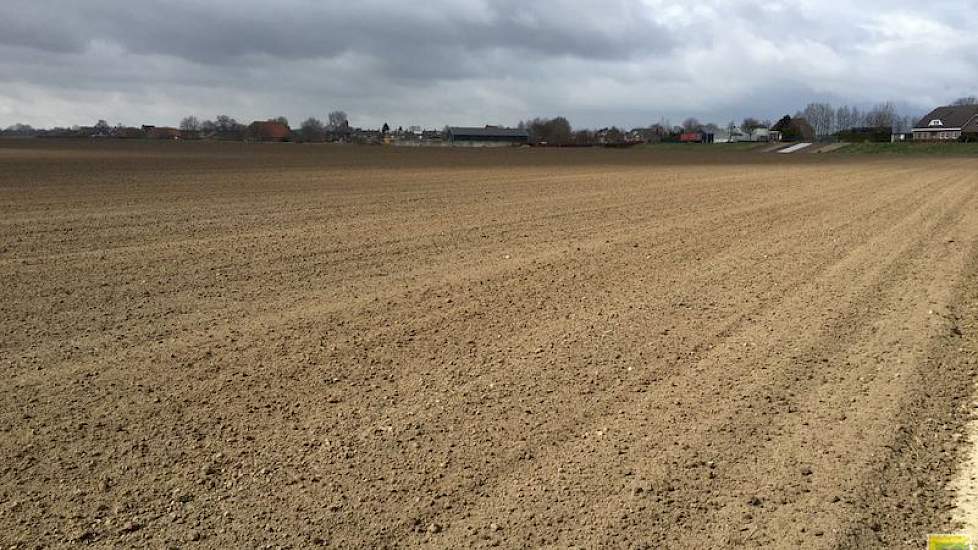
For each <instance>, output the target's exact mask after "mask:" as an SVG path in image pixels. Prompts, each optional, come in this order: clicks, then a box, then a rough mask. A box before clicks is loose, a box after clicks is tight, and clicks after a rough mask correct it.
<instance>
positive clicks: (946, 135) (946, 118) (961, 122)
mask: <svg viewBox="0 0 978 550" xmlns="http://www.w3.org/2000/svg"><path fill="white" fill-rule="evenodd" d="M976 133H978V105H949V106H946V107H938V108H937V109H934V110H933V111H931V112H930V113H929V114H928V115H927V116H925V117H924V118H922V119H920V121H919V122H917V124H916V125H914V129H913V139H914V141H918V140H919V141H933V140H938V141H942V140H943V141H950V140H957V139H959V138H960V137H961V134H976Z"/></svg>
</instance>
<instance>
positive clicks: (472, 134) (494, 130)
mask: <svg viewBox="0 0 978 550" xmlns="http://www.w3.org/2000/svg"><path fill="white" fill-rule="evenodd" d="M448 142H449V143H450V144H452V145H454V146H457V147H507V146H517V145H526V144H528V143H529V142H530V133H529V132H527V131H526V130H519V129H513V128H500V127H498V126H486V127H485V128H462V127H451V128H449V129H448Z"/></svg>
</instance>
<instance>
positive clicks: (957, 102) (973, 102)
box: [951, 95, 978, 105]
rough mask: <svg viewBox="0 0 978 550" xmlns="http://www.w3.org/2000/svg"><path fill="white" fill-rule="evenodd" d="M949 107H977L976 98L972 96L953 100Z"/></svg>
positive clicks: (977, 101)
mask: <svg viewBox="0 0 978 550" xmlns="http://www.w3.org/2000/svg"><path fill="white" fill-rule="evenodd" d="M951 105H978V97H975V96H973V95H972V96H968V97H959V98H958V99H955V100H954V103H952V104H951Z"/></svg>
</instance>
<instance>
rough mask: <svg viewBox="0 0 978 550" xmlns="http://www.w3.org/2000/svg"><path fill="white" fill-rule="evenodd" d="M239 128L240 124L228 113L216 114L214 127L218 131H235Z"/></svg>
mask: <svg viewBox="0 0 978 550" xmlns="http://www.w3.org/2000/svg"><path fill="white" fill-rule="evenodd" d="M241 128H242V126H241V124H239V123H238V121H237V120H234V119H233V118H231V117H229V116H228V115H217V118H216V119H214V129H215V130H217V131H218V132H235V131H239V130H241Z"/></svg>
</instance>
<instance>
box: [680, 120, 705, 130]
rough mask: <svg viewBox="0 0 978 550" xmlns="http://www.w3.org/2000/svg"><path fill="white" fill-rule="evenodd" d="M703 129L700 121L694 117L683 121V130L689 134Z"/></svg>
mask: <svg viewBox="0 0 978 550" xmlns="http://www.w3.org/2000/svg"><path fill="white" fill-rule="evenodd" d="M702 127H703V125H702V124H701V123H700V121H699V120H697V119H696V118H694V117H689V118H687V119H686V120H684V121H683V130H686V131H687V132H695V131H696V130H699V129H701V128H702Z"/></svg>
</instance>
